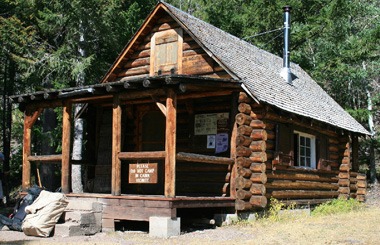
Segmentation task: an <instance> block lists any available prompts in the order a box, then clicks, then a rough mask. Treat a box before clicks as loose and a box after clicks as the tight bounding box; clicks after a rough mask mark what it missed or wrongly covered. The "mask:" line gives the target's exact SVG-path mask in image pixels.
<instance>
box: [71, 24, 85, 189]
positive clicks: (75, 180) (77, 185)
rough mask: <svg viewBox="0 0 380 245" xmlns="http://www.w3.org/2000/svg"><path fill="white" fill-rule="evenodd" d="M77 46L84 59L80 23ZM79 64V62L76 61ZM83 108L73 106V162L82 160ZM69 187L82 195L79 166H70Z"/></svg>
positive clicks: (81, 77)
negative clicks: (81, 112)
mask: <svg viewBox="0 0 380 245" xmlns="http://www.w3.org/2000/svg"><path fill="white" fill-rule="evenodd" d="M79 32H80V37H79V42H78V43H79V45H78V53H79V57H80V58H83V57H85V50H84V49H83V48H82V45H81V44H82V43H84V42H85V39H84V30H83V24H82V21H80V24H79ZM78 62H80V61H78ZM84 80H85V77H84V72H81V73H80V74H79V75H78V77H77V81H76V85H77V86H78V87H80V86H83V85H84ZM82 108H83V104H77V105H76V106H75V113H74V117H75V119H74V140H73V156H72V159H73V160H82V145H83V119H82V118H79V117H78V116H77V115H78V113H79V112H80V111H81V109H82ZM71 187H72V191H73V193H83V183H82V166H81V165H80V164H73V165H72V166H71Z"/></svg>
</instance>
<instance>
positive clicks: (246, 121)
mask: <svg viewBox="0 0 380 245" xmlns="http://www.w3.org/2000/svg"><path fill="white" fill-rule="evenodd" d="M235 121H236V123H237V124H238V125H250V123H251V121H252V117H251V116H250V115H247V114H245V113H238V114H237V115H236V116H235ZM251 127H252V126H251Z"/></svg>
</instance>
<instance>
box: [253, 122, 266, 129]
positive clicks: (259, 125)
mask: <svg viewBox="0 0 380 245" xmlns="http://www.w3.org/2000/svg"><path fill="white" fill-rule="evenodd" d="M249 126H251V127H252V128H254V129H265V128H266V125H265V123H264V122H263V121H261V120H251V123H250V124H249Z"/></svg>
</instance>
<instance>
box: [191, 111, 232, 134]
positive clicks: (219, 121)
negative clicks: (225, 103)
mask: <svg viewBox="0 0 380 245" xmlns="http://www.w3.org/2000/svg"><path fill="white" fill-rule="evenodd" d="M228 115H229V114H228V113H209V114H196V115H195V118H194V134H195V135H211V134H216V133H217V132H218V131H220V130H222V131H228Z"/></svg>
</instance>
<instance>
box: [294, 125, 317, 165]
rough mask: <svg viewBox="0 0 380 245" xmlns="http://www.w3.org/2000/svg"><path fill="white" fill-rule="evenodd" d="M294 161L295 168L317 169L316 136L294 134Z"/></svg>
mask: <svg viewBox="0 0 380 245" xmlns="http://www.w3.org/2000/svg"><path fill="white" fill-rule="evenodd" d="M294 161H295V166H299V167H306V168H315V167H316V152H315V136H314V135H310V134H305V133H301V132H296V131H295V132H294Z"/></svg>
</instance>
